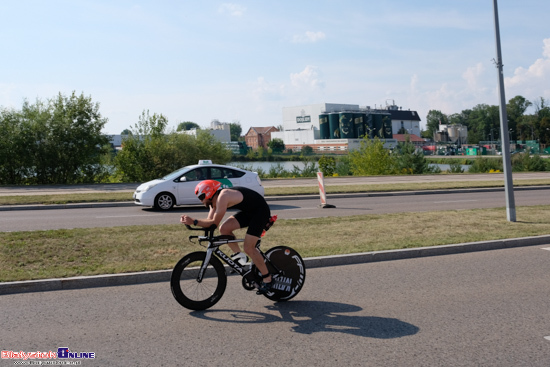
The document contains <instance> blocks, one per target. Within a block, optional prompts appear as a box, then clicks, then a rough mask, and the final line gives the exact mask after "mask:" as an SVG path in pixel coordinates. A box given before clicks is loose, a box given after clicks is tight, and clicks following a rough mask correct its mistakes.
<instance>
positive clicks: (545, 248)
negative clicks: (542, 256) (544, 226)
mask: <svg viewBox="0 0 550 367" xmlns="http://www.w3.org/2000/svg"><path fill="white" fill-rule="evenodd" d="M542 250H548V251H550V247H543V248H542Z"/></svg>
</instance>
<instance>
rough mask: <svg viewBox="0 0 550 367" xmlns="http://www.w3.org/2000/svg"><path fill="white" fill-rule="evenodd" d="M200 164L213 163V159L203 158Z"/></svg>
mask: <svg viewBox="0 0 550 367" xmlns="http://www.w3.org/2000/svg"><path fill="white" fill-rule="evenodd" d="M198 164H199V165H204V164H212V161H211V160H210V159H201V160H200V161H199V163H198Z"/></svg>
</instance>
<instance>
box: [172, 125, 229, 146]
mask: <svg viewBox="0 0 550 367" xmlns="http://www.w3.org/2000/svg"><path fill="white" fill-rule="evenodd" d="M206 131H208V132H209V133H210V134H211V135H212V136H213V137H214V138H216V140H218V141H220V142H222V143H229V142H230V141H231V128H230V125H229V123H227V122H219V121H218V120H212V121H211V122H210V129H208V130H206ZM181 133H184V134H187V135H191V136H194V137H197V133H198V130H197V129H191V130H185V131H181Z"/></svg>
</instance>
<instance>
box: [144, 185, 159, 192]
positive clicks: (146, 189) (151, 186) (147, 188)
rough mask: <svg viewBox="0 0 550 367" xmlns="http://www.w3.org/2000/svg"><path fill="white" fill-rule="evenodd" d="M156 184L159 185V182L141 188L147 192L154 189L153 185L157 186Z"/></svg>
mask: <svg viewBox="0 0 550 367" xmlns="http://www.w3.org/2000/svg"><path fill="white" fill-rule="evenodd" d="M155 186H157V184H151V185H147V186H145V187H144V188H143V189H142V190H141V192H147V191H149V190H151V189H152V188H153V187H155Z"/></svg>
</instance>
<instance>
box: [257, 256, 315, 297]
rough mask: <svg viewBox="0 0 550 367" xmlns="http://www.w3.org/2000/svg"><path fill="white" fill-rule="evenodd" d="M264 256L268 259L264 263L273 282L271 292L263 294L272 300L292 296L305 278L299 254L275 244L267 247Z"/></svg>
mask: <svg viewBox="0 0 550 367" xmlns="http://www.w3.org/2000/svg"><path fill="white" fill-rule="evenodd" d="M265 256H266V257H267V258H268V260H269V261H267V262H266V265H267V268H268V270H269V272H270V273H271V274H272V275H273V277H272V278H273V280H272V282H274V283H273V286H272V288H271V292H269V293H267V294H265V296H266V297H267V298H269V299H270V300H273V301H288V300H289V299H292V298H294V297H295V296H296V295H297V294H298V293H299V292H300V290H301V289H302V287H303V286H304V282H305V280H306V267H305V264H304V260H303V259H302V257H301V256H300V254H298V253H297V252H296V251H295V250H294V249H292V248H290V247H286V246H277V247H273V248H271V249H269V250H268V251H267V252H266V253H265Z"/></svg>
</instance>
